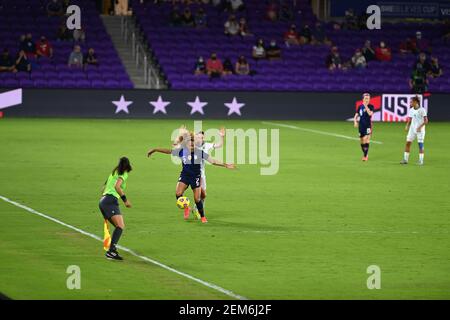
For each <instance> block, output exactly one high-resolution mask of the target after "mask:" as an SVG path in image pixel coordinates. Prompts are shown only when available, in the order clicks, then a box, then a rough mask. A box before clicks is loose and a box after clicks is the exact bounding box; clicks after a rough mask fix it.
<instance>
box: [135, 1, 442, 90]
mask: <svg viewBox="0 0 450 320" xmlns="http://www.w3.org/2000/svg"><path fill="white" fill-rule="evenodd" d="M271 3H272V1H260V0H247V1H245V4H246V10H242V11H237V12H236V20H238V21H239V20H240V19H241V18H245V19H246V21H247V23H248V29H249V31H250V33H252V34H253V36H244V37H241V36H239V35H237V36H230V35H226V34H225V33H224V24H225V22H226V21H227V19H228V17H229V14H228V13H224V12H222V11H220V10H218V9H217V8H215V7H213V6H212V5H211V4H209V5H199V4H196V3H194V4H191V5H189V9H190V11H191V12H192V14H193V15H194V16H195V14H196V13H197V11H198V9H199V8H200V7H202V8H203V9H204V11H205V13H206V18H205V17H203V18H202V20H203V19H205V20H206V22H207V27H201V28H195V27H189V26H182V24H183V23H178V22H177V23H173V22H174V21H171V17H172V19H173V16H172V14H173V5H172V4H171V3H170V2H161V1H159V2H155V1H141V0H132V1H131V4H132V7H133V11H134V14H135V16H136V19H137V22H138V23H139V25H140V27H141V29H142V31H143V32H144V34H145V37H146V39H147V41H148V44H149V46H150V48H151V50H152V51H153V55H154V57H155V59H154V60H155V61H156V62H157V63H158V64H159V68H160V70H161V71H162V72H163V73H164V74H165V77H166V78H167V81H168V83H169V86H170V87H171V88H172V89H180V90H189V89H191V90H197V89H202V90H277V91H290V90H293V91H336V92H337V91H383V92H392V93H396V92H410V91H411V88H410V87H409V79H410V77H411V73H412V70H413V66H414V65H415V61H416V59H417V54H413V53H409V54H401V53H400V45H401V43H402V42H403V41H405V39H407V38H414V37H415V35H416V32H417V31H419V30H420V31H421V33H422V35H423V38H426V39H427V40H428V41H430V42H431V45H432V52H431V55H432V56H435V57H437V58H438V59H439V63H440V65H442V66H446V65H447V66H448V65H449V62H450V46H449V45H448V43H445V41H446V40H444V39H443V32H444V29H443V25H442V24H433V23H383V25H382V29H381V30H367V29H366V30H348V29H344V28H335V26H336V25H335V24H334V23H332V22H330V23H327V24H325V30H326V36H327V37H328V38H329V39H330V40H331V41H332V42H333V45H334V46H337V47H338V49H337V50H338V51H339V52H340V55H341V59H342V61H343V64H344V66H345V65H346V63H345V62H346V61H351V58H352V56H353V55H354V54H355V50H357V49H358V48H362V47H363V46H364V43H365V41H366V40H370V41H371V42H372V45H373V47H374V48H375V47H377V46H378V45H379V43H380V42H381V41H384V42H385V43H386V45H387V47H389V48H390V50H391V51H392V57H391V58H389V57H385V58H383V59H384V60H386V61H377V60H374V61H369V62H368V64H367V68H363V71H362V70H361V69H362V68H353V67H351V66H350V65H348V64H347V68H345V67H344V69H346V70H335V71H333V72H330V70H328V68H327V66H326V58H327V56H328V55H329V54H330V49H331V48H330V46H328V45H326V44H316V45H312V44H306V45H299V46H294V45H291V46H289V47H287V46H285V43H284V38H283V35H284V34H285V32H286V31H287V30H289V27H290V25H291V24H292V23H294V24H295V25H296V26H297V31H298V32H301V31H302V30H301V29H302V28H303V26H304V25H305V24H308V25H309V26H310V27H311V29H313V30H312V32H313V33H314V26H315V23H316V21H317V19H316V17H315V16H314V14H313V12H312V9H311V6H310V5H309V1H307V0H298V1H297V7H296V8H292V10H291V12H292V13H293V20H292V21H290V20H289V17H287V18H286V19H284V21H275V22H274V21H271V20H270V19H268V18H267V16H268V12H269V11H270V10H271V9H270V8H271V7H270V5H271ZM272 5H273V4H272ZM185 8H186V6H185V5H182V4H178V10H179V12H180V14H181V15H182V14H183V12H184V10H185ZM260 38H261V39H263V40H264V42H265V44H268V43H269V42H270V41H271V40H272V39H274V40H276V42H277V44H278V46H279V47H280V48H281V51H282V52H281V55H282V59H273V60H270V61H269V60H267V59H259V60H258V61H255V60H253V59H252V48H253V46H254V45H255V43H256V41H257V40H258V39H260ZM212 53H217V56H218V58H219V59H221V61H222V62H223V61H224V60H225V59H227V58H228V59H230V60H231V62H232V64H233V65H234V63H235V62H236V60H237V59H238V57H239V56H240V55H243V56H245V57H246V58H247V60H248V61H249V63H250V68H251V70H252V71H253V72H252V73H250V74H249V75H229V76H223V77H220V78H217V79H216V78H214V79H210V78H208V77H207V76H198V75H194V66H195V64H196V61H197V60H198V58H199V57H200V56H201V57H203V58H204V59H205V60H207V59H208V58H209V57H210V55H211V54H212ZM429 58H430V55H428V57H427V59H429ZM389 60H390V61H389ZM449 75H450V73H448V72H445V67H444V73H443V75H442V76H440V77H436V78H433V77H429V78H428V81H429V86H428V90H430V91H433V92H450V76H449Z"/></svg>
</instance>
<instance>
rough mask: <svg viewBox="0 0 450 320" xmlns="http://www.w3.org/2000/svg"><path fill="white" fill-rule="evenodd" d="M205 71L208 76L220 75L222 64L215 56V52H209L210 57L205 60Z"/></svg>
mask: <svg viewBox="0 0 450 320" xmlns="http://www.w3.org/2000/svg"><path fill="white" fill-rule="evenodd" d="M206 72H207V74H208V76H210V77H220V76H221V75H222V73H223V64H222V61H220V59H218V58H217V54H216V53H213V54H211V58H209V59H208V61H207V62H206Z"/></svg>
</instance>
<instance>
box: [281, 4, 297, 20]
mask: <svg viewBox="0 0 450 320" xmlns="http://www.w3.org/2000/svg"><path fill="white" fill-rule="evenodd" d="M278 19H279V20H280V21H282V22H291V21H293V20H294V12H293V11H292V9H291V7H290V6H289V5H288V4H287V3H283V4H282V5H281V7H280V10H279V12H278Z"/></svg>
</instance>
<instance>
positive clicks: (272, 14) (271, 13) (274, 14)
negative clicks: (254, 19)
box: [266, 1, 278, 22]
mask: <svg viewBox="0 0 450 320" xmlns="http://www.w3.org/2000/svg"><path fill="white" fill-rule="evenodd" d="M266 19H267V20H269V21H272V22H274V21H277V19H278V7H277V5H276V3H275V1H271V2H270V3H269V5H268V6H267V9H266Z"/></svg>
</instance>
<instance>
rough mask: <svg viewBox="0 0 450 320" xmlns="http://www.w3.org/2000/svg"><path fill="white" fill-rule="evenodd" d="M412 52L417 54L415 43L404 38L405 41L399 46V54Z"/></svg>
mask: <svg viewBox="0 0 450 320" xmlns="http://www.w3.org/2000/svg"><path fill="white" fill-rule="evenodd" d="M413 52H417V48H416V43H415V42H414V41H412V39H411V38H406V40H405V41H403V42H402V43H401V44H400V53H401V54H408V53H413Z"/></svg>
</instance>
